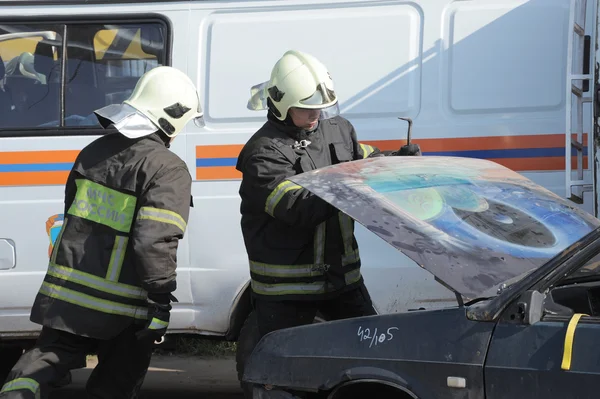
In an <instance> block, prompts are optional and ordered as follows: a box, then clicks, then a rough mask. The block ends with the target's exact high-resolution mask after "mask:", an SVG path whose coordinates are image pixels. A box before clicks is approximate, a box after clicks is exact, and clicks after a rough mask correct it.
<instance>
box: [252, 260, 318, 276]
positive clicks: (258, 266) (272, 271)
mask: <svg viewBox="0 0 600 399" xmlns="http://www.w3.org/2000/svg"><path fill="white" fill-rule="evenodd" d="M250 271H251V272H253V273H255V274H260V275H261V276H270V277H313V276H322V275H323V270H322V269H318V268H316V267H315V265H270V264H268V263H262V262H254V261H250Z"/></svg>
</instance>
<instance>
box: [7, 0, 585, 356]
mask: <svg viewBox="0 0 600 399" xmlns="http://www.w3.org/2000/svg"><path fill="white" fill-rule="evenodd" d="M596 12H597V1H591V0H590V1H587V2H586V1H585V0H577V1H570V0H530V1H526V0H464V1H451V0H414V1H410V2H409V1H399V0H398V1H397V0H371V1H369V0H358V1H351V0H253V1H250V0H231V1H217V0H214V1H181V0H180V1H150V0H148V1H140V0H128V1H119V2H117V1H109V0H92V1H75V0H27V1H18V0H0V57H2V61H3V62H2V65H3V66H4V70H5V71H4V73H3V74H2V79H1V80H0V339H1V341H0V345H2V347H3V348H6V346H7V345H24V344H26V342H27V341H28V340H29V341H31V339H33V338H35V336H36V335H37V334H38V332H39V330H40V326H38V325H36V324H33V323H31V322H30V321H29V312H30V307H31V304H32V303H33V299H34V297H35V294H36V293H37V290H38V288H39V287H40V284H41V282H42V279H43V277H44V274H45V271H46V267H47V263H48V254H49V251H50V250H51V248H52V243H53V240H54V239H55V238H56V236H57V234H58V232H59V230H60V226H61V223H62V217H63V215H62V212H63V194H64V183H65V180H66V177H67V173H68V171H69V169H70V167H71V165H72V163H73V161H74V159H75V157H76V155H77V153H78V151H79V150H80V149H81V148H82V147H83V146H85V145H86V144H88V143H89V142H90V141H92V140H94V139H95V138H97V137H98V135H100V134H102V130H101V129H100V128H99V126H98V123H97V121H96V119H95V118H94V117H93V114H92V111H93V110H95V109H97V108H100V107H102V106H104V105H107V104H110V103H115V102H120V101H122V100H123V99H125V98H127V96H128V95H129V94H130V93H131V90H132V89H133V87H134V85H135V83H136V81H137V79H138V78H139V77H140V76H141V75H142V74H143V73H144V72H145V71H148V70H149V69H151V68H153V67H156V66H157V65H171V66H174V67H176V68H178V69H180V70H182V71H184V72H186V73H187V74H188V75H189V76H190V77H191V78H192V79H193V80H194V81H195V82H196V84H197V86H198V88H199V90H200V92H201V100H202V106H203V108H204V111H205V119H206V126H205V127H203V128H198V127H196V126H194V125H193V124H189V125H188V126H187V128H186V130H185V131H184V132H183V133H182V134H181V135H180V137H179V138H178V139H177V140H176V141H175V142H174V144H173V146H172V150H173V151H174V152H175V153H177V154H178V155H179V156H180V157H181V158H182V159H184V160H185V161H186V162H187V165H188V167H189V169H190V171H191V173H192V176H193V178H194V182H193V196H194V205H195V206H194V208H192V210H191V215H190V221H189V224H188V230H187V234H186V236H185V239H184V240H183V242H182V243H181V246H180V250H179V256H178V259H179V266H178V289H177V292H176V293H175V295H176V296H177V298H178V299H179V303H178V304H176V306H175V308H174V311H173V315H172V322H171V324H170V329H169V332H170V333H192V334H202V335H211V336H218V337H223V338H225V339H230V340H235V339H237V337H238V335H239V331H240V328H241V325H242V324H243V322H244V320H245V319H246V317H247V315H248V314H249V311H250V305H249V295H248V283H249V271H248V263H247V256H246V251H245V248H244V244H243V240H242V235H241V231H240V212H239V196H238V187H239V183H240V174H239V173H238V172H237V171H236V170H235V166H234V165H235V163H236V158H237V155H238V153H239V151H240V149H241V147H242V146H243V144H244V143H245V142H246V141H247V140H248V138H249V137H250V136H251V135H252V134H253V133H254V132H255V131H256V130H257V129H258V128H259V127H260V126H261V125H262V124H263V123H264V122H265V120H266V113H265V112H255V111H250V110H248V109H247V108H246V104H247V101H248V99H249V97H250V88H251V87H252V86H253V85H255V84H257V83H260V82H263V81H265V80H267V79H268V78H269V76H270V72H271V68H272V66H273V65H274V63H275V62H276V61H277V59H279V57H281V56H282V55H283V53H284V52H285V51H286V50H288V49H298V50H301V51H305V52H308V53H310V54H313V55H315V56H316V57H317V58H319V59H320V60H321V61H322V62H323V63H324V64H325V65H326V66H327V67H328V68H329V70H330V72H331V75H332V76H333V79H334V81H335V84H336V91H337V93H338V95H339V98H340V100H341V111H342V115H343V116H345V117H347V118H348V119H349V120H350V121H351V122H352V123H353V124H354V126H355V127H356V130H357V132H358V137H359V139H360V140H361V141H362V142H364V143H369V144H373V145H376V146H378V147H379V148H380V149H382V150H384V149H385V150H388V149H397V148H399V147H400V146H401V145H403V144H404V140H405V137H406V130H407V129H406V123H405V122H404V121H402V120H399V119H398V118H399V117H408V118H412V120H413V121H414V127H413V140H414V142H416V143H418V144H420V145H421V148H422V150H423V152H424V155H425V156H427V155H432V154H434V155H458V156H467V157H478V158H488V159H492V160H494V161H496V162H499V163H501V164H503V165H506V166H508V167H510V168H512V169H514V170H517V171H519V172H521V173H523V174H524V175H525V176H527V177H528V178H530V179H532V180H533V181H535V182H537V183H539V184H542V185H544V186H545V187H547V188H548V189H550V190H552V191H554V192H556V193H559V194H560V195H565V196H567V197H570V198H572V199H574V200H576V201H578V202H582V203H581V204H580V205H579V206H582V207H584V209H586V210H587V211H589V212H591V213H594V214H596V210H595V208H596V202H597V201H596V195H595V190H594V189H593V188H594V187H595V184H594V179H595V171H594V169H593V165H592V162H591V161H592V160H593V159H594V156H595V147H594V140H592V132H594V131H595V129H596V125H595V123H594V115H593V104H595V103H594V101H595V98H594V96H595V88H594V87H595V84H596V78H595V77H594V76H593V75H592V74H591V73H593V72H594V71H595V69H596V57H597V56H596V53H595V49H596V47H597V45H596ZM1 67H2V66H1V65H0V69H2V68H1ZM574 78H577V79H580V80H578V81H574V83H576V84H577V85H576V86H574V87H575V88H572V81H571V79H574ZM567 121H569V123H567ZM571 133H578V134H575V135H571ZM565 148H566V151H565ZM357 237H358V240H359V245H360V248H361V255H362V258H363V274H364V276H365V280H366V284H367V286H368V287H369V289H370V291H371V293H372V296H373V299H374V301H375V305H376V308H377V310H378V311H379V312H380V313H386V312H397V311H403V310H407V309H410V308H420V307H425V308H431V307H440V306H445V305H448V304H452V303H454V301H455V298H454V295H453V294H452V293H451V291H449V290H447V289H446V288H444V287H442V286H441V285H439V284H438V283H437V282H435V281H434V280H433V279H432V278H431V277H430V275H429V274H428V273H426V272H424V271H423V270H421V269H420V268H419V267H418V266H417V265H416V264H414V263H413V262H412V261H410V260H408V258H400V259H401V260H398V259H399V257H398V254H397V253H396V252H395V251H394V250H393V249H391V247H389V246H387V245H385V243H383V242H382V241H381V240H379V239H378V238H377V237H375V236H374V235H372V234H371V233H369V232H367V231H366V229H364V228H361V227H357ZM4 350H5V351H6V350H7V349H4ZM8 358H9V357H8V356H5V355H3V354H2V352H0V359H8Z"/></svg>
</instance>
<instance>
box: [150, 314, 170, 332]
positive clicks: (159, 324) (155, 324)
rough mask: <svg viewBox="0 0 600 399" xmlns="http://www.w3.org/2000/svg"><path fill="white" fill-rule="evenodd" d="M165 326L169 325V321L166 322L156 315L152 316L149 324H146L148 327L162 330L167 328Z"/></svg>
mask: <svg viewBox="0 0 600 399" xmlns="http://www.w3.org/2000/svg"><path fill="white" fill-rule="evenodd" d="M167 327H169V323H167V322H166V321H162V320H160V319H157V318H156V317H153V318H152V321H151V322H150V325H149V326H148V329H150V330H162V329H163V328H167Z"/></svg>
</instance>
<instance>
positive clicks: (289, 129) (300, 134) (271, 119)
mask: <svg viewBox="0 0 600 399" xmlns="http://www.w3.org/2000/svg"><path fill="white" fill-rule="evenodd" d="M267 119H268V123H270V124H271V126H273V127H274V128H276V129H277V130H279V131H280V132H282V133H284V134H285V135H286V136H288V137H290V138H292V139H294V140H296V141H300V140H305V139H308V138H310V137H311V135H312V134H313V133H314V132H316V131H317V130H318V129H319V127H320V126H321V123H320V122H319V124H318V125H317V127H316V128H315V129H314V130H312V131H308V130H304V129H300V128H299V127H296V126H295V125H294V124H293V123H292V121H291V119H290V117H289V116H288V117H287V118H286V119H285V120H284V121H280V120H279V119H277V117H276V116H275V115H273V114H272V113H271V111H269V112H268V113H267Z"/></svg>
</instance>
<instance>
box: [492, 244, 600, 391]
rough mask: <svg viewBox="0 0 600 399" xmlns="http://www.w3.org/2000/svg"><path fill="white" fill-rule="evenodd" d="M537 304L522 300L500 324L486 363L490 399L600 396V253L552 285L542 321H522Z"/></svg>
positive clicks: (511, 308) (507, 311)
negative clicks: (526, 310) (527, 310)
mask: <svg viewBox="0 0 600 399" xmlns="http://www.w3.org/2000/svg"><path fill="white" fill-rule="evenodd" d="M540 291H542V292H543V290H540ZM538 296H539V297H542V294H538ZM522 298H523V297H522ZM532 305H533V304H532V303H531V301H527V300H522V299H519V300H517V301H516V303H514V304H512V305H511V306H509V307H508V308H507V310H506V311H505V312H504V314H503V315H502V317H501V319H500V321H499V322H498V324H497V326H496V329H495V331H494V334H493V337H492V340H491V344H490V348H489V351H488V356H487V359H486V364H485V368H484V373H485V385H486V398H488V399H495V398H509V397H512V398H544V399H548V398H578V399H580V398H581V399H583V398H592V397H594V398H596V397H597V396H598V381H599V380H600V379H599V378H600V345H598V337H599V336H600V317H598V316H600V254H597V255H595V256H594V257H593V258H592V259H591V260H590V261H588V262H586V263H585V264H584V265H583V266H582V267H581V268H580V269H579V270H577V271H576V272H575V273H573V274H572V275H571V276H568V277H566V278H563V279H562V280H561V281H559V282H558V283H557V284H555V286H554V287H553V288H552V289H550V290H549V292H548V293H547V294H546V296H545V298H544V301H543V303H542V305H541V306H542V311H543V314H542V317H541V319H540V321H538V322H535V323H527V322H525V321H522V319H523V318H522V315H523V314H524V309H527V308H532ZM534 306H535V305H534Z"/></svg>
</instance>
